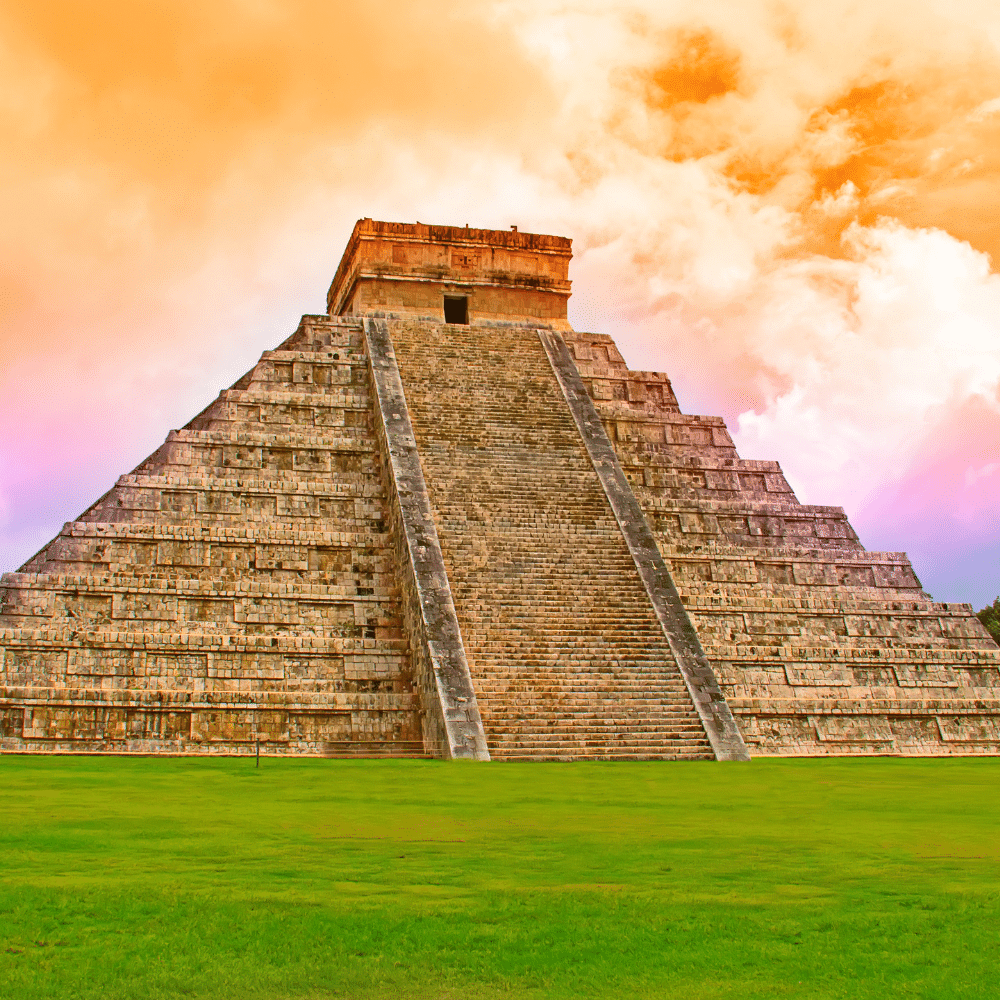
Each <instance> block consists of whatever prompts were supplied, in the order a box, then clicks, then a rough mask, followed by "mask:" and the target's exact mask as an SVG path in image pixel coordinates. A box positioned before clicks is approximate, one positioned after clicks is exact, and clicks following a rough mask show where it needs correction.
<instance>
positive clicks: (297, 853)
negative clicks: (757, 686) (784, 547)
mask: <svg viewBox="0 0 1000 1000" xmlns="http://www.w3.org/2000/svg"><path fill="white" fill-rule="evenodd" d="M998 780H1000V760H893V759H872V760H826V761H820V760H783V761H777V760H755V761H753V762H751V763H750V764H716V763H634V764H623V763H617V764H607V763H587V764H572V765H560V764H527V765H514V764H503V765H496V764H495V765H477V764H467V763H453V764H444V763H440V762H436V761H434V762H423V761H333V760H281V759H262V761H261V766H260V769H259V770H256V769H255V768H254V766H253V761H252V760H245V759H243V760H234V759H229V760H190V759H116V758H106V759H101V758H48V759H45V758H29V757H13V756H5V757H0V996H2V997H3V998H5V1000H6V998H12V1000H14V998H16V1000H33V998H39V997H58V998H61V1000H69V998H88V1000H89V998H94V1000H119V998H122V1000H125V998H143V1000H145V998H160V997H163V998H166V997H170V998H173V997H198V998H202V997H203V998H206V1000H209V998H211V1000H227V998H241V1000H243V998H257V997H260V998H267V1000H285V998H292V997H294V998H300V997H349V998H354V997H356V998H369V997H392V998H409V997H414V998H416V997H419V998H439V997H451V998H455V1000H460V998H461V1000H464V998H479V997H532V998H534V997H625V998H627V997H633V996H635V997H643V998H646V997H649V998H652V997H656V998H665V997H682V998H684V1000H700V998H717V997H727V998H730V997H731V998H741V1000H742V998H757V997H760V998H765V997H766V998H772V997H810V998H814V997H820V998H826V997H843V998H850V1000H859V998H866V997H878V998H886V997H892V998H898V997H927V998H934V1000H942V998H948V997H975V998H983V997H994V996H1000V867H998V855H1000V826H998V820H1000V796H998V794H997V786H998Z"/></svg>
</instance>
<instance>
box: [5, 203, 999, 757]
mask: <svg viewBox="0 0 1000 1000" xmlns="http://www.w3.org/2000/svg"><path fill="white" fill-rule="evenodd" d="M570 257H571V244H570V241H569V240H567V239H562V238H558V237H552V236H538V235H532V234H527V233H519V232H517V231H516V229H515V230H511V231H510V232H496V231H490V230H479V229H469V228H465V229H459V228H450V227H439V226H426V225H420V224H417V225H401V224H391V223H383V222H373V221H371V220H370V219H364V220H362V221H361V222H359V223H358V224H357V226H356V227H355V229H354V232H353V234H352V236H351V239H350V243H349V244H348V247H347V251H346V253H345V255H344V258H343V260H342V261H341V264H340V267H339V269H338V270H337V273H336V276H335V278H334V281H333V285H332V286H331V288H330V293H329V297H328V307H329V310H328V313H327V315H322V316H304V317H303V319H302V322H301V324H300V325H299V328H298V329H297V330H296V331H295V332H294V333H293V334H292V335H291V336H290V337H288V339H287V340H285V341H284V342H283V343H281V344H280V345H279V346H278V347H277V348H276V349H275V350H273V351H266V352H265V353H264V354H263V355H262V357H261V359H260V361H259V362H258V364H257V365H256V366H255V367H254V368H253V369H252V370H251V371H250V372H248V373H247V374H246V375H245V376H243V378H241V379H240V380H239V381H238V382H237V383H236V384H235V385H234V386H233V387H232V388H230V389H226V390H225V391H223V392H222V393H220V395H219V397H218V399H216V400H215V401H214V402H213V403H212V404H211V405H209V406H208V407H207V408H206V409H205V410H204V411H203V412H202V413H200V414H198V416H196V417H195V418H194V419H193V420H192V421H191V422H190V423H189V424H188V425H187V426H186V427H184V428H183V429H181V430H178V431H171V432H170V434H169V435H168V436H167V440H166V441H165V443H164V444H163V445H162V446H161V447H160V448H159V449H158V450H157V451H156V452H155V453H154V454H153V455H151V456H150V457H149V458H148V459H146V460H145V461H144V462H142V463H141V464H140V465H139V466H138V467H137V468H136V469H135V470H134V471H133V472H131V473H130V474H128V475H126V476H122V477H121V478H120V479H119V480H118V482H117V483H116V484H115V485H114V486H113V488H112V489H111V490H110V491H109V492H108V493H107V494H105V495H104V496H103V497H101V499H100V500H98V501H97V502H96V503H95V504H94V505H93V506H92V507H90V508H89V509H88V510H86V511H84V513H83V514H81V515H80V517H79V518H78V519H77V520H76V521H73V522H70V523H68V524H66V525H65V527H64V528H63V529H62V531H61V532H60V533H59V535H58V537H56V538H54V539H53V540H52V541H51V542H50V543H49V544H48V545H47V546H46V547H45V548H44V549H42V551H41V552H39V553H38V554H37V555H36V556H34V557H33V558H32V559H30V560H29V561H28V562H27V563H25V565H24V566H22V567H21V569H20V570H19V571H18V572H16V573H8V574H6V575H5V576H4V577H3V580H2V584H0V600H2V604H0V644H2V646H0V749H2V750H3V751H5V752H28V753H51V752H58V753H67V752H79V753H174V754H238V753H248V752H252V751H253V750H254V749H255V748H256V747H258V746H259V747H260V748H261V750H262V752H264V753H269V754H327V755H330V756H338V755H362V756H364V755H370V756H377V755H391V756H424V755H427V756H439V757H441V756H443V757H472V758H477V759H480V760H486V759H490V758H492V759H573V758H588V757H590V758H712V757H716V758H719V759H742V758H746V756H747V755H748V754H749V755H764V754H770V755H776V754H785V755H792V754H799V755H824V754H825V755H830V754H926V755H941V754H992V753H996V752H998V750H1000V677H998V668H1000V648H998V647H997V646H996V644H994V643H993V641H992V640H991V639H990V638H989V636H988V635H987V633H986V632H985V630H984V629H983V628H982V627H981V625H980V624H979V622H978V621H977V620H976V618H975V617H974V616H973V615H972V613H971V610H972V609H971V608H970V607H969V605H967V604H942V603H937V602H934V601H933V600H932V599H931V598H930V597H929V595H927V594H926V593H924V592H923V590H922V589H921V587H920V583H919V582H918V580H917V578H916V576H915V575H914V572H913V569H912V568H911V566H910V563H909V561H908V560H907V558H906V556H905V555H904V554H902V553H898V552H868V551H866V550H865V549H864V548H863V547H862V545H861V544H860V542H859V541H858V538H857V536H856V534H855V533H854V531H853V530H852V529H851V526H850V524H849V523H848V521H847V518H846V516H845V515H844V512H843V510H842V509H841V508H839V507H818V506H806V505H804V504H800V503H799V502H798V500H797V499H796V498H795V496H794V494H793V493H792V491H791V490H790V489H789V487H788V484H787V482H786V481H785V479H784V476H783V475H782V473H781V469H780V468H779V466H778V465H777V463H775V462H763V461H748V460H744V459H741V458H740V457H739V456H738V455H737V453H736V450H735V448H734V447H733V442H732V439H731V438H730V436H729V433H728V432H727V430H726V427H725V424H724V423H723V421H722V420H721V419H720V418H718V417H706V416H688V415H686V414H682V413H681V412H680V409H679V407H678V405H677V400H676V398H675V397H674V394H673V392H672V390H671V387H670V381H669V379H668V378H667V376H666V375H664V374H661V373H658V372H640V371H630V370H629V369H628V367H627V366H626V365H625V363H624V361H623V360H622V357H621V355H620V354H619V352H618V350H617V348H616V347H615V345H614V343H613V341H612V340H611V338H610V337H607V336H602V335H600V334H590V333H577V332H576V331H574V330H573V329H572V328H571V327H570V326H569V324H568V322H567V319H566V305H567V300H568V298H569V294H570V283H569V281H568V280H567V273H568V266H569V261H570Z"/></svg>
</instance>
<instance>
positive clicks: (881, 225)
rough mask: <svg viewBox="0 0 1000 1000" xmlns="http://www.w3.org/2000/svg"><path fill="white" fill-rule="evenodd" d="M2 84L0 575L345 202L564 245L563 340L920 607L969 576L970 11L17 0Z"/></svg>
mask: <svg viewBox="0 0 1000 1000" xmlns="http://www.w3.org/2000/svg"><path fill="white" fill-rule="evenodd" d="M0 75H2V77H3V79H2V81H0V83H2V86H0V125H2V127H3V134H4V136H5V140H6V141H5V155H4V156H3V157H2V158H0V181H2V183H0V211H2V216H3V218H4V222H5V224H4V226H3V227H2V229H0V324H2V326H0V329H2V337H3V349H4V354H3V356H4V359H5V364H4V366H3V370H2V372H0V390H2V396H0V400H2V401H0V430H2V431H3V434H4V436H3V440H4V447H3V449H2V450H0V562H2V563H3V568H13V567H14V566H15V565H16V564H18V563H19V562H21V561H22V560H23V559H24V558H26V557H27V556H28V555H30V554H31V552H32V551H34V549H35V548H37V547H38V546H39V545H40V544H42V542H44V541H45V540H46V539H47V538H48V537H50V536H51V534H52V533H53V532H54V531H56V530H58V527H59V526H60V524H61V523H62V521H64V520H66V519H68V518H71V517H73V516H75V515H76V514H77V513H79V511H80V509H82V508H83V507H84V506H86V505H87V504H88V503H89V502H90V501H91V500H93V499H94V498H96V496H98V495H100V493H102V492H103V491H104V490H105V489H106V488H107V487H108V486H109V485H110V484H111V482H112V481H113V479H114V477H115V476H117V475H118V474H120V473H121V472H124V471H127V470H128V469H129V468H131V467H132V466H133V465H135V464H136V463H137V462H138V461H139V460H140V459H141V458H142V457H143V456H144V455H145V454H146V453H148V452H149V451H151V450H152V449H153V448H154V447H155V446H156V445H157V444H158V443H159V441H160V440H162V438H163V436H164V435H165V432H166V431H167V430H169V429H170V428H171V427H176V426H179V425H180V424H182V423H184V422H185V421H186V420H187V419H188V418H189V417H190V416H191V415H192V414H193V413H195V412H196V411H197V410H198V409H200V408H201V407H202V406H203V405H204V403H205V402H206V401H207V400H208V399H209V398H211V397H212V396H213V395H214V394H215V393H216V392H217V391H218V390H219V389H220V388H222V387H223V386H224V385H225V384H228V383H229V382H231V381H232V380H233V379H235V378H236V377H237V376H238V375H239V374H241V373H242V371H244V370H245V369H246V368H248V367H249V366H250V365H251V364H252V363H253V361H254V360H255V359H256V357H257V355H258V354H259V353H260V351H261V350H263V349H265V348H267V347H270V346H272V345H273V344H275V343H277V342H278V341H279V340H280V339H282V338H283V337H284V336H285V335H287V334H288V333H289V332H290V331H291V329H293V327H294V324H295V322H296V320H297V318H298V315H299V314H300V313H302V312H307V311H313V312H315V311H321V310H322V308H323V302H324V293H325V288H326V285H327V284H328V282H329V279H330V276H331V275H332V273H333V271H334V269H335V267H336V263H337V261H338V259H339V256H340V253H341V252H342V250H343V247H344V244H345V242H346V238H347V235H348V233H349V232H350V228H351V226H352V224H353V222H354V220H355V219H357V218H359V217H361V216H373V217H376V218H389V219H394V220H399V221H413V220H417V219H419V220H421V221H425V222H427V221H430V222H440V223H455V224H459V225H462V224H465V223H471V224H473V225H481V226H496V227H498V228H507V227H508V226H509V225H511V224H516V225H518V226H519V227H520V228H521V229H524V230H535V231H541V232H552V233H558V234H560V235H568V236H572V237H573V238H574V241H575V247H576V253H577V258H576V261H575V262H574V270H573V274H572V277H573V278H574V280H575V295H574V300H573V303H572V317H573V319H574V322H575V323H576V325H577V326H579V327H589V328H592V329H598V330H601V331H603V332H610V333H613V334H614V335H615V336H616V337H618V339H619V340H620V342H621V343H622V346H623V348H624V349H625V350H626V353H627V356H628V357H629V359H630V361H631V362H632V363H633V365H634V366H636V367H643V368H661V369H664V370H667V371H668V372H669V373H670V374H671V376H672V378H673V379H674V382H675V385H676V388H677V390H678V393H679V395H680V397H681V400H682V405H684V406H685V408H686V409H688V410H689V411H694V412H699V411H700V412H709V413H721V414H723V415H724V416H725V417H726V418H727V420H729V421H730V425H731V427H732V429H733V431H734V432H735V434H736V436H737V439H738V442H739V444H740V447H741V449H742V451H743V453H744V454H746V455H748V456H749V457H768V458H777V459H779V460H780V461H781V462H782V464H783V466H784V467H785V469H786V471H787V473H788V475H789V477H790V479H791V480H792V482H793V484H794V485H795V486H796V488H797V489H798V490H799V493H800V496H801V497H802V499H804V500H806V501H809V502H816V503H838V504H843V505H845V506H846V507H847V508H848V510H849V512H850V513H851V514H852V516H853V517H854V518H855V521H856V523H857V525H858V527H859V529H860V531H861V534H862V540H863V541H865V542H866V544H868V545H869V546H870V547H877V546H893V547H905V548H908V549H910V550H911V552H912V553H913V555H914V558H915V560H916V562H917V569H918V572H919V573H920V574H921V576H922V579H923V580H924V583H925V585H926V586H928V588H929V589H931V590H932V592H934V593H935V596H938V597H940V598H942V599H955V600H958V599H969V600H975V601H977V602H979V603H982V602H984V601H985V600H986V599H987V598H991V597H992V596H993V595H994V593H995V592H1000V539H998V532H997V530H996V529H997V515H998V510H1000V489H998V483H1000V417H998V415H1000V400H998V384H1000V336H998V334H1000V277H998V276H997V274H996V267H995V266H994V265H993V263H992V262H993V261H994V260H1000V235H998V234H1000V228H998V226H997V225H996V223H995V222H994V205H995V203H996V197H995V195H996V193H997V190H998V172H1000V8H997V7H996V5H995V4H988V3H980V2H972V0H955V2H950V3H944V2H929V0H916V2H912V3H910V4H909V5H908V6H907V7H906V8H905V10H904V9H903V8H902V7H900V5H898V4H897V3H890V2H886V0H873V2H869V3H866V4H860V3H848V2H844V0H824V2H808V3H806V2H799V3H789V4H782V3H776V2H765V0H760V2H755V0H738V2H736V0H733V2H718V0H716V2H697V0H693V2H692V0H685V2H684V3H680V2H676V3H671V2H664V0H656V2H652V0H650V2H637V3H632V4H624V3H623V4H609V3H606V2H605V3H582V2H559V3H556V2H547V0H532V2H530V3H529V2H527V0H523V2H521V0H508V2H498V3H464V4H457V3H449V2H444V0H438V2H431V3H426V4H419V5H416V4H405V3H401V2H385V3H366V4H364V5H358V4H346V3H339V2H324V3H318V2H315V3H314V2H305V0H304V2H299V3H287V2H265V0H260V2H246V3H240V2H230V3H221V2H220V3H200V4H194V3H187V2H183V0H181V2H174V3H171V4H163V3H153V2H149V3H140V2H132V3H128V4H126V3H120V2H115V0H112V2H108V3H105V4H100V5H96V6H84V5H80V4H79V3H76V2H73V3H70V2H58V0H54V2H45V0H42V2H39V0H32V2H29V3H26V4H25V3H21V4H7V3H0ZM984 538H985V539H986V542H985V543H984V541H983V539H984Z"/></svg>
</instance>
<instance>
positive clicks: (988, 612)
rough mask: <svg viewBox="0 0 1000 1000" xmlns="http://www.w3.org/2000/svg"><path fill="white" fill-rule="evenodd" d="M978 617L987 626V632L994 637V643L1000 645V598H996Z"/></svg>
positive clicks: (977, 614)
mask: <svg viewBox="0 0 1000 1000" xmlns="http://www.w3.org/2000/svg"><path fill="white" fill-rule="evenodd" d="M976 617H977V618H978V619H979V620H980V621H981V622H982V623H983V625H985V626H986V631H987V632H989V634H990V635H991V636H993V639H994V641H995V642H998V643H1000V597H995V598H994V599H993V603H992V604H987V605H986V607H985V608H983V609H982V611H977V612H976Z"/></svg>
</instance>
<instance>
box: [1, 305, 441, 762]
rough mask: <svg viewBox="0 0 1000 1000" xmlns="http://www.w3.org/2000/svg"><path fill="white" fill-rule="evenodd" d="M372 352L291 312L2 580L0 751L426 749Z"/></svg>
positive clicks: (333, 323)
mask: <svg viewBox="0 0 1000 1000" xmlns="http://www.w3.org/2000/svg"><path fill="white" fill-rule="evenodd" d="M363 345H364V340H363V336H362V334H361V326H360V322H359V321H341V320H330V319H328V318H327V317H304V318H303V321H302V324H301V326H300V327H299V329H298V330H297V331H296V333H295V334H294V335H293V336H292V337H290V338H289V339H288V340H287V341H286V342H285V343H284V344H282V345H281V347H280V348H279V349H278V350H275V351H266V352H265V353H264V354H263V356H262V357H261V360H260V362H259V363H258V364H257V365H256V366H255V367H254V368H253V369H252V370H251V371H250V372H249V373H248V374H247V375H245V376H244V377H243V378H241V379H240V380H239V381H238V382H237V383H236V385H234V386H233V387H232V388H231V389H228V390H226V391H224V392H222V393H221V394H220V395H219V397H218V399H217V400H215V401H214V402H213V403H212V404H211V405H210V406H209V407H207V408H206V409H205V410H204V411H203V412H202V413H201V414H199V415H198V416H197V417H196V418H195V419H194V420H192V421H191V422H190V423H189V424H188V425H187V426H186V427H185V428H183V429H182V430H179V431H174V432H171V434H170V435H169V437H168V439H167V441H166V442H165V443H164V445H163V446H162V447H161V448H159V449H158V450H157V451H156V452H155V453H154V454H153V455H152V456H150V457H149V458H148V459H147V460H146V461H144V462H143V463H142V464H141V465H140V466H139V467H138V468H137V469H136V470H135V471H134V472H133V473H131V474H130V475H127V476H122V477H121V478H120V479H119V480H118V482H117V484H116V485H115V487H114V488H113V489H112V490H111V491H110V492H109V493H108V494H106V495H105V496H104V497H102V498H101V499H100V500H99V501H98V502H97V503H96V504H94V506H92V507H91V508H90V509H89V510H87V511H85V512H84V513H83V514H82V515H81V516H80V518H79V519H78V520H77V521H75V522H71V523H69V524H67V525H66V526H65V527H64V528H63V530H62V531H61V532H60V534H59V536H58V537H57V538H55V539H54V540H53V541H52V542H51V543H50V544H49V545H47V546H46V547H45V548H44V549H43V550H42V551H41V552H39V553H38V554H37V555H36V556H35V557H33V558H32V559H31V560H29V561H28V563H26V564H25V565H24V566H23V567H22V568H21V570H20V571H19V572H18V573H10V574H6V575H5V576H4V578H3V582H2V587H0V598H2V603H0V643H2V644H3V661H2V662H3V673H2V674H0V681H2V688H0V741H2V745H3V747H4V749H8V750H14V751H34V752H39V751H60V752H79V751H85V752H156V753H241V752H252V751H253V750H254V749H255V747H256V743H257V741H258V740H259V741H260V743H261V745H262V751H263V752H265V753H275V752H277V753H318V752H325V753H326V754H327V755H333V756H337V755H356V754H357V753H358V752H359V751H360V752H363V753H365V754H366V755H391V756H424V747H423V742H422V739H421V733H420V722H419V704H418V700H417V698H416V695H415V694H414V692H413V687H412V679H411V676H410V674H411V667H410V652H409V648H408V643H407V641H406V639H405V637H404V635H403V632H402V628H401V621H400V612H399V599H398V593H397V586H396V569H395V565H394V561H393V553H392V551H391V548H390V546H389V543H388V536H387V534H386V529H385V521H386V509H385V488H384V485H385V484H384V483H383V482H382V481H381V478H380V472H379V469H380V463H379V461H378V456H377V443H376V439H375V436H374V433H373V427H372V412H371V400H370V398H369V389H368V384H367V368H366V359H365V356H364V346H363Z"/></svg>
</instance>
